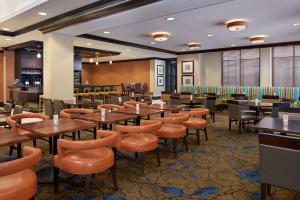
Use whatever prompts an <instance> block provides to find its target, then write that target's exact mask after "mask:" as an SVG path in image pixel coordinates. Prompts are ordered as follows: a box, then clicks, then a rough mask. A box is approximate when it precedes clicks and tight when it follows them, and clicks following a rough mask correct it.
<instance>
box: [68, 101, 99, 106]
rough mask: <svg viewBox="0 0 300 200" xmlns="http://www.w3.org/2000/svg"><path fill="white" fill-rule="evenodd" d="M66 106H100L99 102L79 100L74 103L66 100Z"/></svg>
mask: <svg viewBox="0 0 300 200" xmlns="http://www.w3.org/2000/svg"><path fill="white" fill-rule="evenodd" d="M64 104H66V105H71V106H76V105H77V106H79V105H80V106H84V105H98V104H99V102H95V101H84V100H79V101H76V102H74V101H73V100H65V101H64Z"/></svg>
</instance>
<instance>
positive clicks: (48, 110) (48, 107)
mask: <svg viewBox="0 0 300 200" xmlns="http://www.w3.org/2000/svg"><path fill="white" fill-rule="evenodd" d="M44 114H45V115H47V116H49V117H52V116H53V114H54V110H53V103H52V100H51V99H45V100H44Z"/></svg>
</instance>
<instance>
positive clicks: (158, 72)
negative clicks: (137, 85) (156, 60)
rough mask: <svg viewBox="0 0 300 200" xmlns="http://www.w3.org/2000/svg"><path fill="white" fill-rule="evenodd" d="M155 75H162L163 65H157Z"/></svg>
mask: <svg viewBox="0 0 300 200" xmlns="http://www.w3.org/2000/svg"><path fill="white" fill-rule="evenodd" d="M157 75H164V66H163V65H157Z"/></svg>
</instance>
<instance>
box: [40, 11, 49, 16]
mask: <svg viewBox="0 0 300 200" xmlns="http://www.w3.org/2000/svg"><path fill="white" fill-rule="evenodd" d="M39 15H41V16H46V15H48V14H47V13H45V12H39Z"/></svg>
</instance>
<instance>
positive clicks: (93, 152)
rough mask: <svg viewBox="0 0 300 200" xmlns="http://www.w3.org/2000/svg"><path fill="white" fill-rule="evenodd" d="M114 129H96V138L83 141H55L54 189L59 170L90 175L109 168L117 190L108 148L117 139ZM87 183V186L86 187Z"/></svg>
mask: <svg viewBox="0 0 300 200" xmlns="http://www.w3.org/2000/svg"><path fill="white" fill-rule="evenodd" d="M118 137H119V133H118V132H115V131H103V130H101V131H97V139H94V140H85V141H70V140H64V139H59V140H58V141H57V148H58V154H57V155H55V156H54V191H55V192H58V188H59V171H60V170H62V171H64V172H68V173H71V174H76V175H92V174H96V173H100V172H103V171H106V170H108V169H111V173H112V177H113V184H114V187H115V190H117V179H116V174H115V167H114V166H115V156H114V152H113V150H112V149H111V148H110V147H111V146H112V145H113V144H114V143H115V142H116V140H117V139H118ZM88 184H89V183H87V185H86V186H87V187H88Z"/></svg>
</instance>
